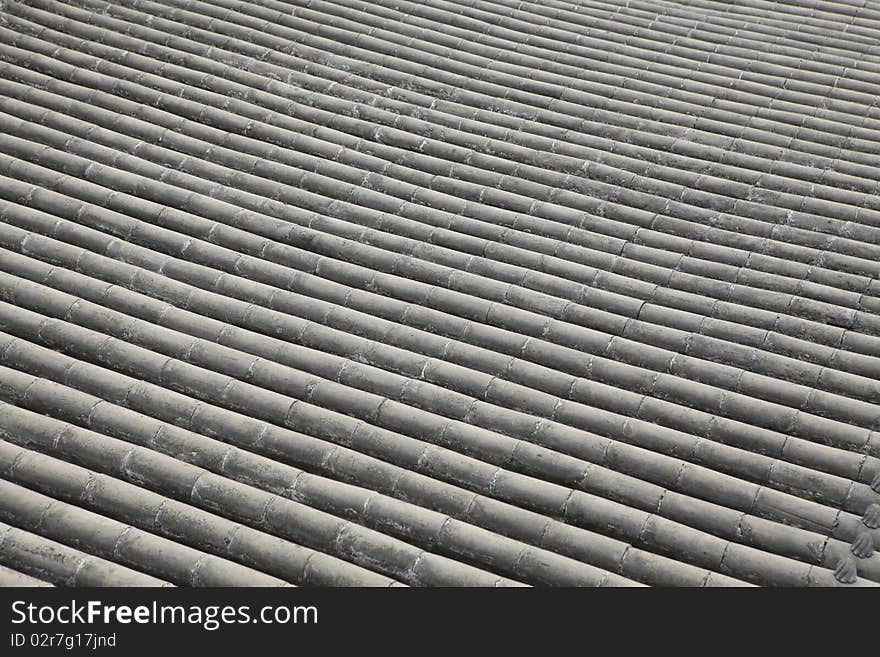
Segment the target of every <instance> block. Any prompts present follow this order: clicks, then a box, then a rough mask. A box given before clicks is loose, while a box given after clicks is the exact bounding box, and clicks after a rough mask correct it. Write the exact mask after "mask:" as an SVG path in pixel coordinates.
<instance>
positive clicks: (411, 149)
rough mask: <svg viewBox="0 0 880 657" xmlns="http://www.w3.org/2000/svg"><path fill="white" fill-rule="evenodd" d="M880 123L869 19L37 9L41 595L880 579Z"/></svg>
mask: <svg viewBox="0 0 880 657" xmlns="http://www.w3.org/2000/svg"><path fill="white" fill-rule="evenodd" d="M878 98H880V6H873V5H872V3H870V2H869V3H848V2H815V3H812V2H795V3H790V4H788V3H772V2H766V1H765V0H748V1H746V2H737V3H735V4H732V5H728V4H723V3H719V2H714V1H712V0H696V1H693V2H687V3H679V2H672V1H670V0H636V1H632V2H627V3H618V2H613V1H608V2H606V1H599V0H581V1H569V0H542V2H513V1H512V0H469V1H467V2H458V1H447V0H424V1H420V2H410V1H408V0H394V1H393V2H391V1H390V0H387V1H386V0H376V1H375V2H373V1H371V2H360V1H359V0H333V1H325V0H308V1H306V0H304V1H302V2H299V1H290V2H279V1H277V0H256V1H253V2H245V3H242V2H233V1H232V0H210V1H204V2H203V1H201V0H163V2H153V1H151V0H126V1H125V2H121V1H120V2H104V1H103V0H65V1H64V2H59V1H56V0H27V1H26V2H24V1H21V2H19V1H10V0H4V1H3V2H0V522H2V523H4V524H0V585H27V584H39V583H51V584H56V585H64V586H71V585H83V584H86V585H88V584H97V585H114V584H118V585H133V584H134V585H162V584H174V585H180V586H224V585H227V586H228V585H233V586H235V585H254V586H257V585H259V586H279V585H286V584H290V585H299V586H314V585H323V586H393V585H419V586H516V585H523V584H525V585H566V586H623V585H639V584H648V585H667V586H670V585H671V586H729V585H744V584H758V585H775V586H808V585H835V584H839V583H847V584H854V585H876V584H878V583H880V555H878V554H877V553H875V552H874V551H873V545H874V544H875V543H877V542H878V540H880V529H877V528H876V527H874V526H873V525H875V524H877V523H875V522H873V520H872V519H871V518H872V516H871V513H872V511H871V509H873V508H874V507H872V505H875V504H877V503H878V502H880V492H878V491H880V406H878V402H880V280H878V279H880V195H878V191H880V167H878V163H880V107H878ZM875 488H876V489H877V490H875ZM866 513H867V514H868V515H867V516H865V514H866ZM853 564H854V570H853ZM854 572H855V574H856V575H857V576H854V575H853V573H854Z"/></svg>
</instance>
